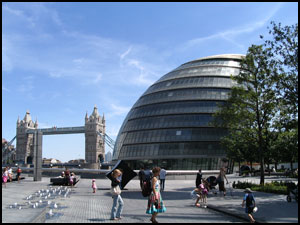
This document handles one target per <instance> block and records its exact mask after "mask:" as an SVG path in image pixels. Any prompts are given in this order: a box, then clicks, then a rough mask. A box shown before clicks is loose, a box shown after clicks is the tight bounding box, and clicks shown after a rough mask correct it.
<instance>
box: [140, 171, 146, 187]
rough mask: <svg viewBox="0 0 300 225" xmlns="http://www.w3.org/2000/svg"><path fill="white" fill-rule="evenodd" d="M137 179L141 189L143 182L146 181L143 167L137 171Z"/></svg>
mask: <svg viewBox="0 0 300 225" xmlns="http://www.w3.org/2000/svg"><path fill="white" fill-rule="evenodd" d="M139 179H140V187H141V189H143V182H144V181H145V180H146V175H145V171H144V167H141V169H140V171H139Z"/></svg>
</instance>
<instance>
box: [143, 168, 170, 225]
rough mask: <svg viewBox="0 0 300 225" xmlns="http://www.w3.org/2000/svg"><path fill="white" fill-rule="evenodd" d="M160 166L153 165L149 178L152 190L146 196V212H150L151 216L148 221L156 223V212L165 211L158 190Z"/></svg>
mask: <svg viewBox="0 0 300 225" xmlns="http://www.w3.org/2000/svg"><path fill="white" fill-rule="evenodd" d="M160 170H161V169H160V168H159V167H155V168H153V169H152V173H153V178H152V180H151V186H152V192H151V194H150V196H149V198H148V204H147V210H146V213H147V214H152V217H151V219H150V221H151V222H152V223H158V222H157V220H156V216H157V214H158V213H163V212H165V211H166V207H165V206H164V203H163V200H162V198H161V195H160V191H159V189H160V188H159V182H158V178H157V177H158V176H159V174H160Z"/></svg>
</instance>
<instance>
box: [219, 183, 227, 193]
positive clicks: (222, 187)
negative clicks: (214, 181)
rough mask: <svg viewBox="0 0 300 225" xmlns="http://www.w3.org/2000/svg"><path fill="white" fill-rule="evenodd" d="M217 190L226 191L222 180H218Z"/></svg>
mask: <svg viewBox="0 0 300 225" xmlns="http://www.w3.org/2000/svg"><path fill="white" fill-rule="evenodd" d="M219 191H226V189H225V185H224V181H220V182H219Z"/></svg>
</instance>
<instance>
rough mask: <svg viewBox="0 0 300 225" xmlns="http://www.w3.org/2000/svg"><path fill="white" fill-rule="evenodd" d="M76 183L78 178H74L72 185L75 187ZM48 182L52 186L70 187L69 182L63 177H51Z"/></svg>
mask: <svg viewBox="0 0 300 225" xmlns="http://www.w3.org/2000/svg"><path fill="white" fill-rule="evenodd" d="M78 181H79V177H78V176H75V178H74V180H73V185H75V184H76V183H77V182H78ZM50 182H51V183H52V184H53V185H65V186H68V185H70V184H69V180H68V179H67V178H65V177H53V178H51V179H50Z"/></svg>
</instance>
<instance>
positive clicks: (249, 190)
mask: <svg viewBox="0 0 300 225" xmlns="http://www.w3.org/2000/svg"><path fill="white" fill-rule="evenodd" d="M244 192H246V193H252V192H253V191H251V189H250V188H246V189H245V191H244Z"/></svg>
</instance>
